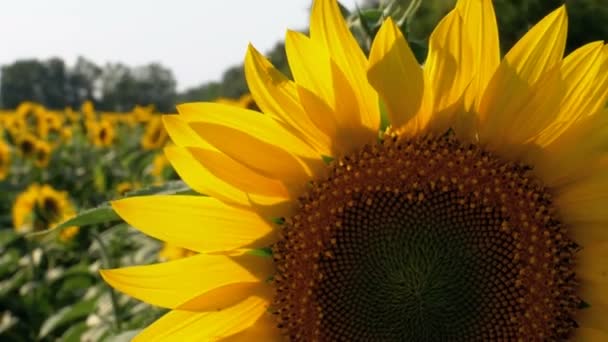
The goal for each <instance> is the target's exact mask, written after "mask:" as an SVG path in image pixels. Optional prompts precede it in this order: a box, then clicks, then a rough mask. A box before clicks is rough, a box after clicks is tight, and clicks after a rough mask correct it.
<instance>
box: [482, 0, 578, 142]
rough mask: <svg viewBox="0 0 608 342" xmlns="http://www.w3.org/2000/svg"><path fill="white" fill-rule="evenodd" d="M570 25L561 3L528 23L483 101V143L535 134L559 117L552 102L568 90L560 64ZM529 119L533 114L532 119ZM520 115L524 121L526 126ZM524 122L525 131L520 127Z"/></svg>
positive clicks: (513, 139)
mask: <svg viewBox="0 0 608 342" xmlns="http://www.w3.org/2000/svg"><path fill="white" fill-rule="evenodd" d="M567 25H568V24H567V18H566V10H565V8H564V7H563V6H562V7H560V8H559V9H558V10H556V11H554V12H552V13H551V14H549V15H548V16H546V17H545V18H544V19H542V20H541V21H540V22H539V23H538V24H536V25H535V26H534V27H533V28H532V29H530V31H528V33H526V35H525V36H524V37H523V38H522V39H520V40H519V42H517V43H516V44H515V46H514V47H513V48H512V49H511V51H509V53H508V54H507V55H506V56H505V59H504V60H503V61H502V63H501V64H500V66H499V67H498V70H497V71H496V73H495V74H494V76H493V77H492V79H491V80H490V82H489V84H488V87H487V89H486V91H485V93H484V95H483V98H482V99H481V103H480V106H479V112H480V119H481V122H480V124H481V126H480V140H481V142H482V143H488V142H491V143H493V144H494V145H496V146H498V145H502V146H504V145H505V139H510V140H511V142H516V143H523V142H524V141H521V139H525V138H531V137H532V135H534V134H537V133H538V132H540V130H539V129H543V128H545V127H543V125H544V126H546V125H547V123H546V122H547V121H548V122H551V121H552V120H553V119H554V118H555V115H557V113H554V112H553V109H552V108H551V107H557V106H559V103H560V101H561V98H562V96H563V93H560V92H563V91H564V89H560V88H563V84H562V81H561V73H560V72H559V71H560V70H559V69H560V63H561V58H562V56H563V52H564V46H565V43H566V30H567ZM557 80H560V81H559V82H557ZM545 87H549V89H544V88H545ZM555 92H557V93H555ZM526 106H527V107H526ZM545 107H548V108H545ZM527 119H532V120H535V122H534V124H530V123H528V122H527ZM522 121H524V122H526V123H525V125H523V126H521V122H522ZM521 127H524V128H525V129H526V131H525V132H523V131H520V130H519V129H520V128H521ZM511 134H516V135H518V136H519V137H518V138H517V139H516V138H515V137H512V136H511Z"/></svg>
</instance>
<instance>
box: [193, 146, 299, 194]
mask: <svg viewBox="0 0 608 342" xmlns="http://www.w3.org/2000/svg"><path fill="white" fill-rule="evenodd" d="M187 150H188V151H189V152H190V153H191V154H192V156H193V157H194V158H195V159H196V160H198V162H199V163H201V164H202V165H203V167H205V168H206V169H207V170H209V171H210V172H211V173H212V174H213V175H215V176H216V177H218V178H219V179H221V180H223V181H225V182H227V183H229V184H230V185H233V186H234V187H236V188H238V189H240V190H242V191H244V192H246V193H252V194H256V195H262V196H268V197H276V198H283V199H284V200H287V199H289V194H288V193H287V189H286V188H285V186H283V184H282V183H281V182H280V181H278V180H276V179H271V178H267V177H264V176H262V175H260V174H258V173H256V172H254V171H252V170H251V169H249V168H247V167H245V166H243V165H242V164H239V163H237V162H236V161H235V160H234V159H232V158H230V157H228V156H227V155H225V154H223V153H221V152H217V151H211V150H207V149H204V148H197V147H189V148H187Z"/></svg>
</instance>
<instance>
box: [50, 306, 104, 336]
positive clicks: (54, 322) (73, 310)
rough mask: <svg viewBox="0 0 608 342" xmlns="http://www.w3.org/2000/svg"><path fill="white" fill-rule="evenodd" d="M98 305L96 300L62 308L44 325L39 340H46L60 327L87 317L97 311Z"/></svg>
mask: <svg viewBox="0 0 608 342" xmlns="http://www.w3.org/2000/svg"><path fill="white" fill-rule="evenodd" d="M96 303H97V301H96V300H87V301H84V302H79V303H76V304H74V305H72V306H68V307H64V308H62V309H61V310H59V311H58V312H57V313H56V314H54V315H52V316H50V317H49V318H47V319H46V321H44V323H42V327H41V328H40V332H39V333H38V338H44V337H45V336H47V335H48V334H49V333H51V332H53V331H54V330H55V329H57V328H58V327H60V326H62V325H65V324H68V323H71V322H73V321H75V320H78V319H80V318H83V317H86V316H87V315H89V314H90V313H91V312H93V311H94V310H95V308H96Z"/></svg>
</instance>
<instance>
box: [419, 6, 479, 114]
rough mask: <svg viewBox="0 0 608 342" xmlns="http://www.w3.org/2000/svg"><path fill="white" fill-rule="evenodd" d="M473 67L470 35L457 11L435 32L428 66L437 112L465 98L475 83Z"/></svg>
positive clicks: (450, 14) (425, 69) (429, 82)
mask: <svg viewBox="0 0 608 342" xmlns="http://www.w3.org/2000/svg"><path fill="white" fill-rule="evenodd" d="M473 64H474V63H473V50H472V49H471V44H470V42H469V41H468V33H467V31H466V29H465V27H464V23H463V21H462V18H461V16H460V12H459V11H457V10H453V11H451V12H450V13H449V14H448V15H446V16H445V17H444V18H443V19H442V20H441V21H440V22H439V24H438V25H437V27H436V28H435V30H433V33H432V34H431V37H430V38H429V53H428V57H427V59H426V62H425V64H424V77H425V81H426V82H428V84H429V85H430V87H431V89H432V101H433V108H434V111H435V112H440V111H442V110H444V109H446V108H448V107H449V106H451V105H452V104H454V103H456V102H457V101H458V100H459V99H460V98H461V97H462V96H463V93H464V90H465V89H466V88H467V86H468V85H469V84H470V83H471V81H472V77H473V69H472V68H473V67H472V65H473ZM430 95H431V94H427V95H426V96H430Z"/></svg>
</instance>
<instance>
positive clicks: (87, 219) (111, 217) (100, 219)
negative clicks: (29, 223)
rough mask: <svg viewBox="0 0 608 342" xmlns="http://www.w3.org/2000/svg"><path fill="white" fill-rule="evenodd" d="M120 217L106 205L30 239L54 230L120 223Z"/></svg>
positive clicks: (31, 234)
mask: <svg viewBox="0 0 608 342" xmlns="http://www.w3.org/2000/svg"><path fill="white" fill-rule="evenodd" d="M120 220H121V219H120V216H118V214H116V212H115V211H114V209H112V207H110V205H109V204H108V203H104V204H102V205H100V206H99V207H97V208H93V209H87V210H84V211H81V212H80V213H78V215H76V216H74V217H72V218H71V219H69V220H67V221H64V222H62V223H60V224H59V225H57V226H55V227H52V228H50V229H47V230H43V231H40V232H35V233H30V234H28V237H38V236H44V235H46V234H48V233H50V232H52V231H54V230H58V229H63V228H66V227H70V226H79V227H82V226H88V225H92V224H100V223H106V222H113V221H120Z"/></svg>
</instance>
